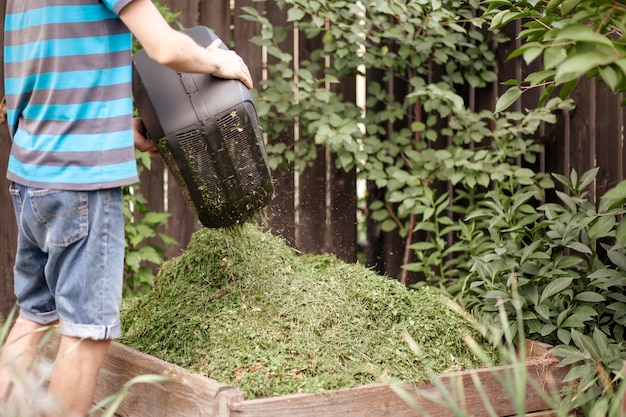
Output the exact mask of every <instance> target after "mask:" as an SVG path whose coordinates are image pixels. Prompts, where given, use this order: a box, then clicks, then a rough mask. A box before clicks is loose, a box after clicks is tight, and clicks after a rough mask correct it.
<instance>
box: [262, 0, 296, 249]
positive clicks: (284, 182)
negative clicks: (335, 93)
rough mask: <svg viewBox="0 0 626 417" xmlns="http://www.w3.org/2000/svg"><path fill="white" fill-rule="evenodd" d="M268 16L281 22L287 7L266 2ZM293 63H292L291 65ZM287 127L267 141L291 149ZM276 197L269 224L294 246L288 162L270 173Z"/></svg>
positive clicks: (290, 43)
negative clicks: (283, 144)
mask: <svg viewBox="0 0 626 417" xmlns="http://www.w3.org/2000/svg"><path fill="white" fill-rule="evenodd" d="M266 13H267V18H268V19H269V20H270V22H272V23H273V24H277V25H280V24H284V22H286V21H287V10H286V8H279V7H278V6H277V5H276V3H275V2H270V3H268V4H267V10H266ZM294 42H295V40H294V32H293V30H290V31H288V33H287V37H286V39H285V40H284V41H283V43H282V44H283V45H285V46H289V48H287V49H288V51H289V52H290V53H292V54H293V52H294V46H295V45H294ZM275 62H276V58H274V57H272V56H268V57H267V64H268V65H271V64H272V63H275ZM292 65H293V64H292ZM289 126H290V127H291V129H290V130H288V131H285V132H284V133H283V134H282V135H281V136H280V137H268V138H267V141H268V143H285V144H286V145H287V146H288V147H291V148H293V146H294V144H295V142H294V140H295V139H294V124H293V122H291V123H289ZM272 176H273V180H274V187H275V190H276V196H275V198H274V200H273V201H272V202H270V204H269V206H268V208H267V214H268V221H269V226H270V228H271V230H272V233H275V234H277V235H279V236H281V237H282V238H283V239H285V240H286V241H287V242H288V243H289V244H290V245H291V246H294V247H295V246H296V227H295V225H296V209H295V198H296V193H295V177H294V166H293V163H290V164H289V165H288V166H285V167H280V168H278V169H276V170H274V172H273V173H272Z"/></svg>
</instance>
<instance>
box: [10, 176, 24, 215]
mask: <svg viewBox="0 0 626 417" xmlns="http://www.w3.org/2000/svg"><path fill="white" fill-rule="evenodd" d="M9 195H10V196H11V201H13V211H15V218H16V219H19V218H20V213H21V212H22V196H21V195H20V191H19V190H18V189H17V188H15V187H14V186H12V185H11V186H10V187H9ZM18 224H19V221H18Z"/></svg>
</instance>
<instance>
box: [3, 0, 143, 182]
mask: <svg viewBox="0 0 626 417" xmlns="http://www.w3.org/2000/svg"><path fill="white" fill-rule="evenodd" d="M131 1H132V0H8V1H7V11H6V15H5V33H4V43H5V44H4V60H5V61H4V70H5V79H4V82H5V93H6V97H7V123H8V125H9V132H10V133H11V138H12V140H13V143H12V147H11V155H10V156H9V165H8V172H7V178H8V179H9V180H11V181H15V182H18V183H20V184H24V185H28V186H32V187H40V188H56V189H66V190H95V189H102V188H111V187H119V186H123V185H129V184H132V183H134V182H136V181H137V179H138V178H137V164H136V161H135V153H134V144H133V132H132V117H133V116H132V112H133V102H132V61H131V35H130V33H129V31H128V29H127V28H126V26H125V25H124V24H123V23H122V21H121V20H120V19H119V13H120V11H121V10H122V9H123V8H124V7H125V6H126V5H128V3H130V2H131Z"/></svg>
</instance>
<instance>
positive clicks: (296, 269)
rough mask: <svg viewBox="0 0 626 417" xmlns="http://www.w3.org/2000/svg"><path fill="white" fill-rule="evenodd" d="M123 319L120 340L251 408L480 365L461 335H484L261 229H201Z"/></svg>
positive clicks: (352, 267)
mask: <svg viewBox="0 0 626 417" xmlns="http://www.w3.org/2000/svg"><path fill="white" fill-rule="evenodd" d="M122 315H123V323H124V327H125V336H124V337H123V339H122V340H121V341H122V343H124V344H126V345H128V346H130V347H133V348H135V349H137V350H139V351H142V352H144V353H147V354H150V355H153V356H155V357H158V358H160V359H163V360H165V361H168V362H170V363H173V364H177V365H179V366H182V367H184V368H186V369H188V370H190V371H192V372H197V373H201V374H204V375H206V376H208V377H210V378H212V379H215V380H217V381H220V382H222V383H226V384H228V385H230V386H233V387H238V388H240V389H241V390H242V391H244V392H245V393H246V396H247V398H248V399H252V398H266V397H273V396H280V395H286V394H292V393H298V392H307V393H318V392H321V391H325V390H335V389H340V388H348V387H354V386H357V385H361V384H366V383H373V382H390V381H395V380H402V381H414V380H424V379H426V378H427V373H426V369H427V368H428V369H432V370H434V371H435V372H437V373H443V372H446V371H454V370H461V369H470V368H476V367H480V366H481V363H480V362H479V361H478V359H477V358H475V356H474V355H473V354H472V352H471V351H470V350H469V348H468V347H467V346H466V344H465V342H464V341H463V337H462V334H464V333H469V334H471V335H473V336H474V337H475V338H476V339H477V340H480V337H479V336H478V333H477V332H476V331H475V330H474V329H473V327H472V326H471V325H470V323H469V322H468V321H466V319H465V318H463V317H462V316H460V315H457V314H455V313H454V312H452V311H451V310H450V309H449V308H448V307H446V299H445V298H444V297H443V296H442V295H440V294H438V293H437V292H435V291H434V290H430V289H424V290H420V291H415V290H408V289H406V288H405V287H403V286H402V285H401V284H399V283H398V282H397V281H396V280H392V279H389V278H386V277H383V276H380V275H377V274H375V273H374V272H372V271H371V270H369V269H367V268H365V267H363V266H361V265H357V264H348V263H345V262H341V261H339V260H337V259H336V258H334V257H332V256H329V255H302V256H299V255H297V254H296V253H295V252H294V250H293V249H291V248H290V247H289V246H287V245H286V244H285V242H284V241H283V240H282V239H281V238H278V237H275V236H273V235H271V234H270V233H268V232H265V231H263V230H262V229H260V228H259V227H257V226H256V225H254V224H244V225H243V226H241V227H233V228H223V229H208V228H204V229H201V230H199V231H198V232H196V233H195V234H194V236H193V238H192V240H191V242H190V243H189V245H188V247H187V249H186V250H185V252H184V253H183V254H182V255H181V256H179V257H177V258H175V259H172V260H170V261H168V262H166V263H165V264H164V265H163V267H162V269H161V270H160V272H159V274H158V275H157V282H156V286H155V288H154V290H153V291H152V292H151V293H149V294H147V295H144V296H142V297H139V298H135V299H131V300H129V301H127V302H126V303H125V305H124V308H123V312H122ZM407 332H408V334H410V335H411V336H412V337H413V339H414V340H415V341H416V342H417V343H418V344H419V345H420V346H421V347H422V348H423V349H422V350H423V352H421V353H420V354H419V357H418V356H417V354H416V353H414V352H412V351H411V350H410V349H409V348H408V346H407V344H406V343H405V341H404V339H403V334H404V333H407Z"/></svg>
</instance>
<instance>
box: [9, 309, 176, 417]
mask: <svg viewBox="0 0 626 417" xmlns="http://www.w3.org/2000/svg"><path fill="white" fill-rule="evenodd" d="M16 311H17V310H16V308H14V309H13V310H12V311H11V312H10V313H9V316H8V317H6V319H5V318H4V317H2V316H0V352H2V349H4V347H5V343H6V339H7V336H8V334H9V330H10V326H11V324H12V323H13V319H14V318H15V314H16ZM41 331H42V332H45V334H44V335H43V337H42V340H41V342H40V343H39V345H38V346H37V350H38V351H39V352H42V355H41V356H40V357H38V358H36V359H35V361H34V363H32V364H31V366H30V367H29V369H28V370H26V371H24V370H15V369H10V371H11V372H12V373H14V375H13V378H12V381H11V382H12V386H11V388H10V392H9V393H7V397H9V396H10V397H11V398H10V401H9V400H8V398H5V397H0V416H2V417H41V416H44V415H48V414H51V413H53V412H55V411H56V410H57V402H56V400H55V399H54V398H53V397H52V396H51V395H50V394H49V393H48V391H47V385H48V381H49V379H50V375H51V374H52V369H53V367H54V361H53V360H52V359H50V357H51V355H52V352H54V349H55V347H54V346H55V345H56V341H57V340H58V334H57V327H56V326H51V327H44V328H42V329H41ZM7 367H9V368H11V367H12V365H11V363H9V364H8V365H7ZM3 371H6V370H5V369H3ZM169 380H170V378H169V377H165V376H162V375H141V376H139V377H136V378H133V379H132V380H130V381H127V382H126V383H125V384H124V385H123V386H122V387H121V389H120V391H119V392H117V393H115V394H112V395H110V396H109V397H107V398H104V399H103V400H102V401H100V402H99V403H98V404H95V405H94V406H93V407H92V408H91V410H89V412H88V414H87V416H86V417H89V416H95V415H97V416H98V417H113V416H114V415H115V412H116V411H117V409H118V408H119V406H120V404H121V402H122V400H123V399H124V397H125V396H126V393H127V392H128V390H129V389H130V387H132V386H133V385H136V384H142V383H143V384H156V383H161V382H167V381H169Z"/></svg>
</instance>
